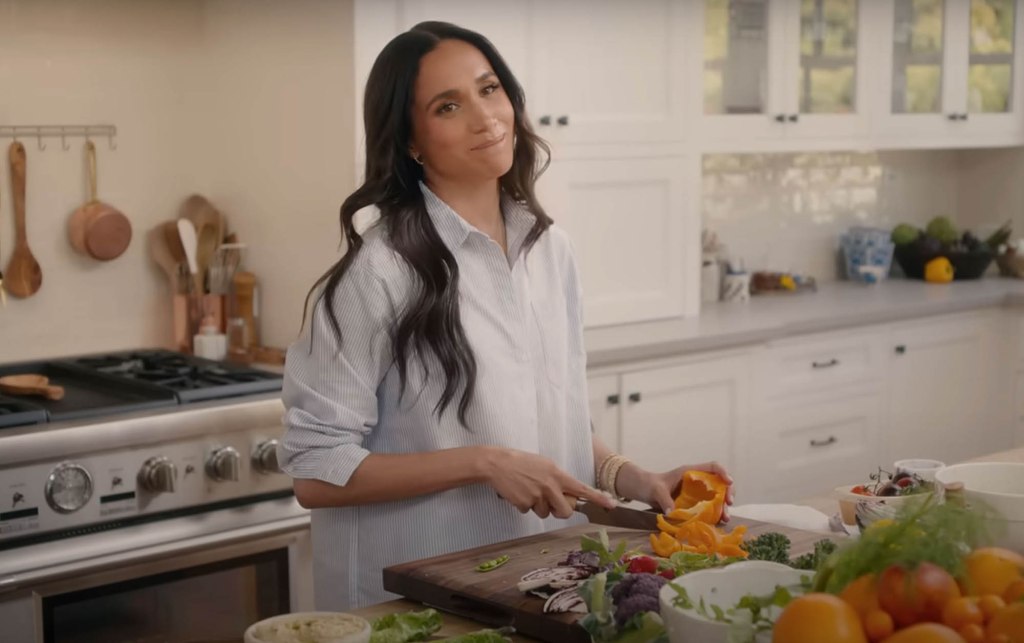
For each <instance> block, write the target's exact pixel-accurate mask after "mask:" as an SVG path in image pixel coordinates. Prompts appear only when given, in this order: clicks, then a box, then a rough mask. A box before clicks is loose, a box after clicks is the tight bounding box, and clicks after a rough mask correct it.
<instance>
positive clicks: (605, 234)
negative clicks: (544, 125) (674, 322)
mask: <svg viewBox="0 0 1024 643" xmlns="http://www.w3.org/2000/svg"><path fill="white" fill-rule="evenodd" d="M686 174H687V165H686V163H685V161H684V160H682V159H673V158H663V159H644V158H640V159H574V160H570V159H558V160H556V161H555V162H553V163H552V165H551V168H550V169H549V170H548V172H547V173H546V174H545V175H544V177H543V179H542V180H541V183H540V188H539V192H540V194H541V196H542V197H543V199H544V201H543V202H544V205H545V208H547V210H548V214H550V215H551V217H552V218H553V219H554V220H555V222H556V223H557V224H558V225H560V226H562V227H563V228H565V230H566V231H567V232H568V233H569V236H570V237H571V238H572V241H573V245H574V246H575V251H576V260H577V263H578V264H579V266H580V274H581V280H582V282H583V297H584V300H583V301H584V304H583V305H584V321H585V323H586V325H587V327H588V328H594V327H598V326H608V325H613V324H626V323H634V322H642V321H654V320H659V319H667V318H672V317H679V316H681V315H682V314H683V312H684V305H685V301H684V292H683V270H684V259H685V257H684V255H685V254H686V252H687V249H688V248H689V245H687V244H686V238H687V237H686V236H685V235H686V234H689V233H690V232H691V230H689V229H687V225H688V221H689V224H692V223H693V221H695V220H696V218H697V217H696V215H695V214H694V213H693V207H692V204H691V203H690V201H689V199H688V194H687V191H686V190H685V189H684V183H685V176H686ZM691 228H693V230H692V233H693V234H694V236H693V237H690V238H691V239H696V238H698V237H699V232H698V231H697V228H696V226H692V225H691ZM690 245H693V246H694V249H695V250H696V249H697V248H696V244H690Z"/></svg>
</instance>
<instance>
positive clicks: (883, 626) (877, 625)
mask: <svg viewBox="0 0 1024 643" xmlns="http://www.w3.org/2000/svg"><path fill="white" fill-rule="evenodd" d="M895 631H896V625H895V623H893V622H892V617H891V616H889V613H888V612H886V611H883V610H880V609H876V610H871V611H870V612H868V613H867V614H865V615H864V633H865V634H867V635H868V640H869V641H872V642H874V641H881V640H882V639H884V638H885V637H887V636H891V635H892V633H893V632H895Z"/></svg>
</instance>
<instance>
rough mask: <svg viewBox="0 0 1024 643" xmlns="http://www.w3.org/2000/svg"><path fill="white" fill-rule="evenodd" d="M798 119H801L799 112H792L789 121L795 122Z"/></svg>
mask: <svg viewBox="0 0 1024 643" xmlns="http://www.w3.org/2000/svg"><path fill="white" fill-rule="evenodd" d="M798 120H800V116H799V115H798V114H790V115H789V122H790V123H795V122H797V121H798Z"/></svg>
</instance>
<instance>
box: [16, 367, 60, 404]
mask: <svg viewBox="0 0 1024 643" xmlns="http://www.w3.org/2000/svg"><path fill="white" fill-rule="evenodd" d="M0 391H3V392H4V393H7V394H8V395H41V396H43V397H45V398H46V399H48V400H60V399H62V398H63V397H64V387H63V386H54V385H52V384H50V378H48V377H46V376H45V375H37V374H35V373H25V374H24V375H5V376H3V377H0Z"/></svg>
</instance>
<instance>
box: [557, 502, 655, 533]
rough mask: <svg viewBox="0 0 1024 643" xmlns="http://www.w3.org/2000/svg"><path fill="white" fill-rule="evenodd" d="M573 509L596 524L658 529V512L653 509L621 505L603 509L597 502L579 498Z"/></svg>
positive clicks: (647, 529) (645, 529) (646, 529)
mask: <svg viewBox="0 0 1024 643" xmlns="http://www.w3.org/2000/svg"><path fill="white" fill-rule="evenodd" d="M575 510H576V511H577V512H578V513H581V514H583V515H584V516H586V517H587V519H588V520H590V522H592V523H594V524H597V525H608V526H610V527H625V528H627V529H643V530H644V531H657V530H658V512H657V511H656V510H654V509H646V510H642V509H631V508H630V507H625V506H622V505H619V506H617V507H615V508H614V509H605V508H604V507H602V506H601V505H599V504H596V503H593V502H589V501H587V500H583V499H579V500H577V501H576V507H575Z"/></svg>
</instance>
